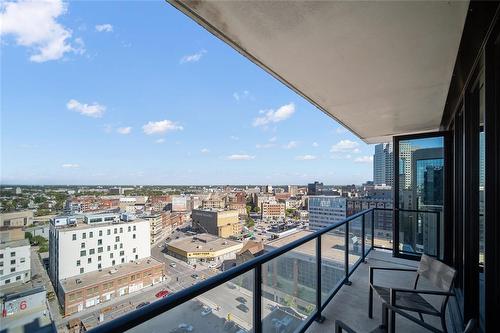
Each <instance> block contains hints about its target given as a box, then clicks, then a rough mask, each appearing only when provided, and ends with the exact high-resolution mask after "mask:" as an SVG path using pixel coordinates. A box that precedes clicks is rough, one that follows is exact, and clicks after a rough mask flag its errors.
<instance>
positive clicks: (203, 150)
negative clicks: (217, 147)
mask: <svg viewBox="0 0 500 333" xmlns="http://www.w3.org/2000/svg"><path fill="white" fill-rule="evenodd" d="M200 152H201V153H202V154H208V153H210V149H208V148H203V149H201V150H200Z"/></svg>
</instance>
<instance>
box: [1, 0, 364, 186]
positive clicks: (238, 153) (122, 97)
mask: <svg viewBox="0 0 500 333" xmlns="http://www.w3.org/2000/svg"><path fill="white" fill-rule="evenodd" d="M35 6H36V8H34V7H35ZM43 6H45V7H43ZM120 6H121V10H120V11H119V12H117V11H116V10H114V9H115V6H114V5H113V4H109V3H94V2H76V3H75V2H72V3H65V4H64V3H61V2H60V1H54V2H52V3H45V4H40V3H38V4H34V3H26V2H20V3H10V2H7V3H5V4H4V5H3V6H2V8H1V15H2V22H3V28H2V42H3V43H2V46H1V47H2V54H3V66H2V80H3V82H7V83H8V84H4V85H2V101H3V103H2V153H1V159H2V162H1V183H2V184H3V185H11V184H12V185H31V184H33V185H76V184H78V185H112V184H127V185H183V184H189V185H220V184H234V185H240V184H243V185H244V184H272V185H276V184H307V183H308V182H311V181H314V180H320V181H322V182H324V183H326V184H361V183H363V182H365V181H367V180H371V178H372V155H373V146H371V145H366V144H365V143H363V142H362V141H361V140H359V139H358V138H357V137H356V136H355V135H354V134H352V133H350V132H348V131H347V130H346V129H344V128H343V127H342V126H341V125H339V124H338V123H337V122H336V121H335V120H333V119H332V118H330V117H328V116H327V115H325V114H324V113H323V112H321V111H319V110H318V109H316V108H315V107H314V106H313V105H311V104H310V103H309V102H307V101H306V100H304V99H303V98H302V97H300V96H299V95H297V94H296V93H295V92H293V91H291V90H290V89H288V88H287V87H285V86H284V85H283V84H282V83H280V82H278V81H277V80H276V79H274V78H273V77H271V76H270V75H268V74H267V73H265V72H263V71H262V70H260V68H258V67H257V66H256V65H254V64H253V63H251V62H250V61H248V60H247V59H246V58H244V57H242V56H241V55H240V54H238V53H237V52H235V51H234V50H233V49H231V48H230V47H229V46H227V45H226V44H224V43H222V42H221V41H220V40H218V39H217V38H216V37H214V36H212V35H211V34H209V33H207V32H206V31H205V30H204V29H203V28H201V27H199V26H197V25H193V24H192V22H191V21H190V20H189V19H188V18H187V17H185V16H184V15H182V14H181V13H179V12H178V11H176V10H175V9H174V8H172V7H171V6H169V5H168V4H165V3H162V2H161V3H144V4H142V3H141V4H139V3H120ZM20 11H23V12H24V13H25V15H24V16H20V14H19V12H20ZM35 13H37V14H38V15H37V16H36V17H37V20H34V17H35ZM145 16H147V17H148V20H147V21H144V20H141V18H142V17H145ZM131 22H141V24H140V25H137V24H132V23H131ZM42 23H43V24H48V26H49V27H51V28H53V29H48V31H42V30H43V29H41V31H39V34H34V33H33V32H32V31H31V30H30V29H28V28H26V29H24V28H23V27H29V26H34V25H37V24H38V25H40V24H42ZM173 27H175V29H172V28H173ZM35 30H36V29H35ZM141 36H148V37H147V38H143V37H141ZM59 37H61V38H62V39H61V38H59ZM61 40H62V41H61ZM50 41H54V43H55V44H54V45H52V46H53V48H52V49H51V48H49V42H50Z"/></svg>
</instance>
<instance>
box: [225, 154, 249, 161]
mask: <svg viewBox="0 0 500 333" xmlns="http://www.w3.org/2000/svg"><path fill="white" fill-rule="evenodd" d="M226 159H228V160H232V161H248V160H253V159H255V156H250V155H245V154H242V155H240V154H233V155H229V156H228V157H226Z"/></svg>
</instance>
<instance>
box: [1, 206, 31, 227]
mask: <svg viewBox="0 0 500 333" xmlns="http://www.w3.org/2000/svg"><path fill="white" fill-rule="evenodd" d="M32 224H33V211H32V210H24V211H20V212H10V213H2V214H0V227H27V226H30V225H32Z"/></svg>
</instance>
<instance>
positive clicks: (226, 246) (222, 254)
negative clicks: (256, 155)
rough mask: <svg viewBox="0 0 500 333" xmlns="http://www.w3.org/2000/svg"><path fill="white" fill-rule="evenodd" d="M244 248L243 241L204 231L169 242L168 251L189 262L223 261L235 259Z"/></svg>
mask: <svg viewBox="0 0 500 333" xmlns="http://www.w3.org/2000/svg"><path fill="white" fill-rule="evenodd" d="M242 248H243V243H240V242H237V241H234V240H230V239H222V238H219V237H217V236H214V235H211V234H207V233H204V234H199V235H196V236H193V237H186V238H181V239H176V240H174V241H171V242H170V243H168V244H167V253H168V254H169V255H171V256H173V257H175V258H178V259H181V260H184V261H185V262H187V263H189V264H195V263H197V262H205V261H215V262H218V263H222V262H223V261H224V260H228V259H235V258H236V253H237V252H239V251H240V250H241V249H242Z"/></svg>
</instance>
